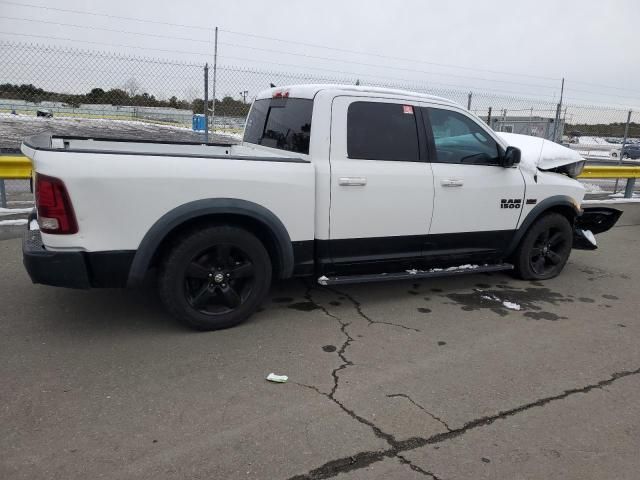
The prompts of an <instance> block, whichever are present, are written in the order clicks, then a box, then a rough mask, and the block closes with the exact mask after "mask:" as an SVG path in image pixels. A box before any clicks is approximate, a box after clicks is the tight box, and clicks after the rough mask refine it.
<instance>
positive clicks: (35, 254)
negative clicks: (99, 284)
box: [22, 230, 91, 288]
mask: <svg viewBox="0 0 640 480" xmlns="http://www.w3.org/2000/svg"><path fill="white" fill-rule="evenodd" d="M22 261H23V263H24V267H25V268H26V269H27V273H28V274H29V276H30V277H31V281H32V282H33V283H42V284H44V285H52V286H54V287H69V288H89V287H91V283H90V281H89V272H88V271H87V265H86V263H85V259H84V254H83V253H82V252H52V251H49V250H46V249H45V248H44V245H43V244H42V237H41V235H40V231H39V230H27V231H26V232H25V233H24V237H23V238H22Z"/></svg>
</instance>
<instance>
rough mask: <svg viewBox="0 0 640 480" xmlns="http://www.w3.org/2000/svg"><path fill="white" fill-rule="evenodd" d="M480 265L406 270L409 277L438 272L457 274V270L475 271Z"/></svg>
mask: <svg viewBox="0 0 640 480" xmlns="http://www.w3.org/2000/svg"><path fill="white" fill-rule="evenodd" d="M479 266H480V265H471V264H470V263H467V264H465V265H458V266H457V267H449V268H430V269H429V270H416V269H415V268H412V269H411V270H405V272H407V273H408V274H409V275H416V274H418V273H436V272H455V271H457V270H473V269H474V268H478V267H479Z"/></svg>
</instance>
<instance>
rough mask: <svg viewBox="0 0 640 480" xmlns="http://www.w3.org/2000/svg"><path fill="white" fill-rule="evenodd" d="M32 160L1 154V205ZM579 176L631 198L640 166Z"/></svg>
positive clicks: (594, 169) (588, 170)
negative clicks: (611, 184) (617, 183)
mask: <svg viewBox="0 0 640 480" xmlns="http://www.w3.org/2000/svg"><path fill="white" fill-rule="evenodd" d="M30 178H31V162H30V161H29V159H28V158H27V157H25V156H22V155H2V156H0V197H1V198H0V206H2V207H6V205H7V202H6V194H5V188H4V180H5V179H7V180H14V179H30ZM579 178H616V179H618V178H626V179H627V185H626V187H625V190H624V196H625V198H631V196H632V195H633V189H634V187H635V183H636V178H640V167H632V166H626V165H611V166H601V165H587V166H585V167H584V170H583V172H582V174H581V175H580V177H579Z"/></svg>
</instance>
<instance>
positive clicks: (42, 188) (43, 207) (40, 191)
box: [36, 173, 78, 235]
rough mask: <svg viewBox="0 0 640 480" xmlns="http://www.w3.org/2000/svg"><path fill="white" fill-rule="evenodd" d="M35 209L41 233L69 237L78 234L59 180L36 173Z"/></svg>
mask: <svg viewBox="0 0 640 480" xmlns="http://www.w3.org/2000/svg"><path fill="white" fill-rule="evenodd" d="M36 209H37V210H38V224H39V225H40V230H41V231H42V232H43V233H53V234H60V235H65V234H66V235H69V234H72V233H77V232H78V223H77V222H76V216H75V214H74V213H73V206H72V205H71V200H70V199H69V194H68V193H67V188H66V187H65V186H64V183H63V182H62V180H60V179H59V178H55V177H49V176H47V175H41V174H39V173H36Z"/></svg>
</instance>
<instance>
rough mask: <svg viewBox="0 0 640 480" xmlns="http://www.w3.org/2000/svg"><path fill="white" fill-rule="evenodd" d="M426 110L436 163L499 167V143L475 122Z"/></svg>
mask: <svg viewBox="0 0 640 480" xmlns="http://www.w3.org/2000/svg"><path fill="white" fill-rule="evenodd" d="M428 110H429V119H430V120H431V129H432V131H433V139H434V141H435V145H436V157H437V161H438V162H441V163H466V164H471V165H498V164H499V160H500V150H499V148H498V144H497V143H496V142H495V140H493V138H491V137H490V136H489V134H488V133H487V132H485V131H484V130H483V129H482V128H481V127H480V126H479V125H478V124H477V123H475V122H474V121H473V120H471V119H469V118H467V117H466V116H465V115H462V114H461V113H457V112H452V111H450V110H439V109H437V108H430V109H428Z"/></svg>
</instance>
